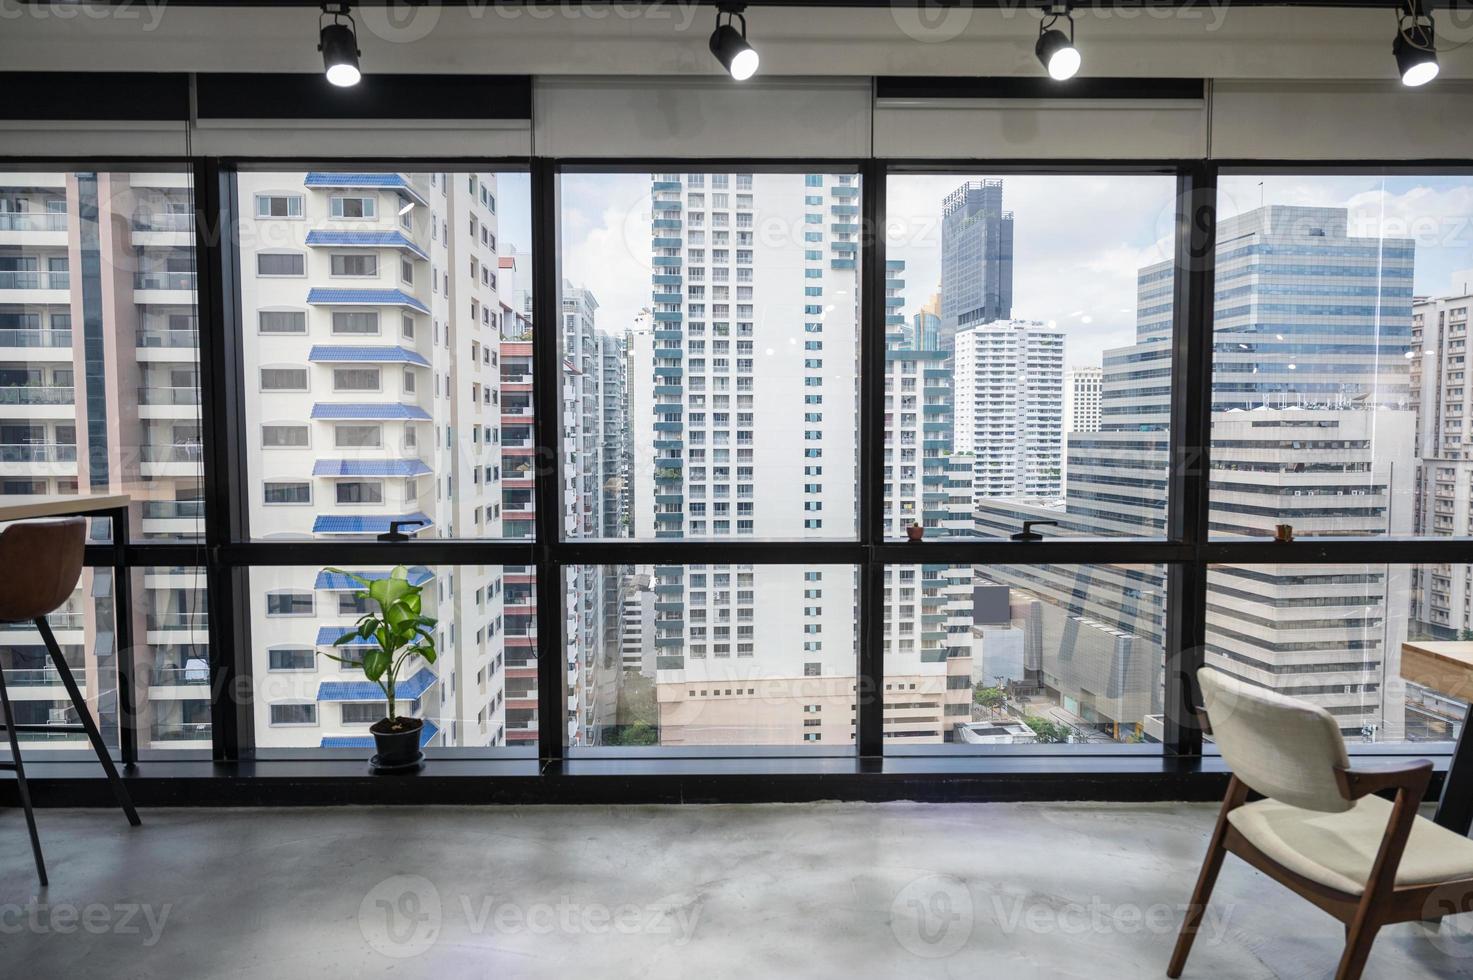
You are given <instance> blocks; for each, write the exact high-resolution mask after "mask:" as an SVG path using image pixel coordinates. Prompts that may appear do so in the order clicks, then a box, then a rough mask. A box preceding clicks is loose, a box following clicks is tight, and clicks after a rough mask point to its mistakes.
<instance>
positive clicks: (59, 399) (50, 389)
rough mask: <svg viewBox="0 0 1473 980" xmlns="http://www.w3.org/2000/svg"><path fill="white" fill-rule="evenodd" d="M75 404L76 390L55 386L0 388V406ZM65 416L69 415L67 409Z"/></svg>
mask: <svg viewBox="0 0 1473 980" xmlns="http://www.w3.org/2000/svg"><path fill="white" fill-rule="evenodd" d="M75 403H76V389H74V388H63V387H59V386H56V385H6V386H3V387H0V406H5V405H32V406H41V405H67V406H71V405H74V404H75ZM65 414H66V415H68V416H69V415H71V409H70V408H68V409H67V411H66V413H65Z"/></svg>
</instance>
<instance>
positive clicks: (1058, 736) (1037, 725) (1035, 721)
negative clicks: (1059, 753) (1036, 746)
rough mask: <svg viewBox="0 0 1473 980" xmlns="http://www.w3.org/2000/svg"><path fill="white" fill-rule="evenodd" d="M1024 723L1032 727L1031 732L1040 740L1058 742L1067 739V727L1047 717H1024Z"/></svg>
mask: <svg viewBox="0 0 1473 980" xmlns="http://www.w3.org/2000/svg"><path fill="white" fill-rule="evenodd" d="M1023 721H1024V723H1026V724H1027V725H1028V727H1029V728H1031V729H1033V734H1034V736H1035V737H1037V739H1038V740H1039V741H1040V742H1044V743H1058V742H1067V741H1069V729H1068V728H1067V727H1066V726H1064V725H1061V724H1059V723H1058V722H1055V721H1049V720H1048V719H1047V718H1024V719H1023Z"/></svg>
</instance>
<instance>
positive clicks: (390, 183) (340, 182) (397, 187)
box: [303, 171, 429, 204]
mask: <svg viewBox="0 0 1473 980" xmlns="http://www.w3.org/2000/svg"><path fill="white" fill-rule="evenodd" d="M303 183H304V184H305V185H306V186H307V187H364V188H372V189H374V190H391V191H394V192H396V193H398V194H402V195H403V196H404V197H407V198H409V199H410V200H412V201H414V202H415V203H416V204H427V203H429V202H428V201H426V200H425V199H424V195H423V194H421V193H420V192H419V191H417V190H415V189H414V185H413V184H411V183H410V182H409V178H407V177H405V176H404V175H403V174H336V173H325V172H323V171H312V172H310V173H308V174H307V179H306V180H305V181H303Z"/></svg>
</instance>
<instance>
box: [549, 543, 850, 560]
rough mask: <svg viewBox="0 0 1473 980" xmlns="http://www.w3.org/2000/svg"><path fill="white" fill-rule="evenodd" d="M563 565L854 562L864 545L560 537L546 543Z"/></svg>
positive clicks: (553, 556)
mask: <svg viewBox="0 0 1473 980" xmlns="http://www.w3.org/2000/svg"><path fill="white" fill-rule="evenodd" d="M550 551H551V554H552V559H553V561H554V562H557V563H558V564H564V565H629V564H633V565H649V564H657V565H663V564H669V565H705V564H711V563H720V564H724V565H725V564H731V565H746V564H753V565H764V564H766V565H771V564H807V565H856V564H859V563H861V562H863V561H865V558H866V554H867V551H866V549H865V546H864V545H862V544H860V543H859V542H858V541H751V540H743V541H730V540H726V541H700V540H692V539H685V540H671V539H666V540H663V541H634V540H630V539H621V540H603V541H577V540H569V541H561V542H558V543H555V544H553V545H551V546H550Z"/></svg>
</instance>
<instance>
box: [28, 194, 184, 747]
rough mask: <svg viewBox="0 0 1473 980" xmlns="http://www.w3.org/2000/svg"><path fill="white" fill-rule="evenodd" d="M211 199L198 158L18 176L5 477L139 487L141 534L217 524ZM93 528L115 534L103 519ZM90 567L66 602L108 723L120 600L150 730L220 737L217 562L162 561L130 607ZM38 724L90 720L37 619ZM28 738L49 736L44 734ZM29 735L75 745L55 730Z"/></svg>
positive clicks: (141, 709)
mask: <svg viewBox="0 0 1473 980" xmlns="http://www.w3.org/2000/svg"><path fill="white" fill-rule="evenodd" d="M193 212H194V204H193V195H192V191H191V188H190V182H189V177H188V175H187V174H185V173H141V172H140V173H100V172H72V173H68V172H57V171H45V172H10V173H6V174H3V175H0V493H3V494H4V495H5V496H6V497H7V498H15V497H25V496H36V495H43V494H70V493H79V492H80V493H89V492H90V493H107V492H127V493H129V494H131V495H132V496H133V498H134V500H135V502H136V506H135V508H134V511H133V518H132V526H131V527H130V528H129V533H130V536H131V538H132V540H135V541H138V540H160V539H175V540H185V541H187V540H190V539H194V538H198V537H201V536H202V531H201V523H200V522H201V519H202V518H203V516H204V515H203V506H202V503H201V494H200V486H201V461H202V454H201V450H200V423H199V411H200V396H199V366H198V345H199V335H198V328H197V318H196V302H195V266H194V218H193ZM92 523H93V528H92V533H93V534H94V535H103V534H105V533H106V526H105V523H104V522H100V521H94V522H92ZM114 585H115V583H114V582H113V580H112V574H111V571H110V570H106V569H93V568H85V569H83V571H82V578H81V581H80V583H79V584H78V587H77V591H76V593H75V594H74V596H73V597H72V599H71V600H70V601H69V602H68V603H67V604H66V605H65V606H64V607H63V608H62V609H60V610H58V611H57V612H55V613H53V614H52V615H51V616H50V617H48V619H49V622H50V625H51V626H52V628H53V630H54V632H55V634H56V638H57V641H58V643H59V644H60V645H61V648H62V650H63V652H64V653H65V654H66V656H67V660H68V663H69V664H70V665H71V668H72V670H73V672H74V673H75V674H76V676H77V681H78V684H79V686H80V687H81V689H82V693H83V695H84V696H85V698H86V699H87V702H88V704H89V705H90V707H91V710H92V711H93V713H94V717H95V718H96V719H97V721H98V726H99V728H100V729H101V731H102V733H103V736H104V738H105V739H107V740H108V741H109V742H112V743H114V744H115V743H116V739H117V736H118V724H119V710H120V706H119V704H118V694H117V692H118V678H117V664H118V650H117V648H116V642H115V639H114V636H115V616H119V615H120V616H131V617H132V620H133V622H132V629H133V636H134V637H135V647H134V649H133V650H132V651H129V652H128V653H129V656H131V658H132V660H133V665H134V677H135V679H136V683H135V691H136V697H135V702H136V705H135V706H136V709H137V715H138V716H137V724H138V729H139V744H140V746H141V747H143V748H144V749H145V750H147V749H206V750H207V749H208V748H209V746H210V716H209V670H208V662H209V661H208V653H207V650H208V638H207V633H206V630H207V626H208V621H207V617H206V612H205V581H204V575H203V573H202V572H201V571H200V570H199V569H197V568H192V567H180V568H151V569H148V570H147V572H146V573H144V574H142V575H139V576H135V577H134V580H133V598H134V603H133V606H132V608H115V604H114V601H113V595H114ZM0 647H3V650H4V652H5V654H7V656H6V658H5V659H6V661H7V668H6V679H7V680H8V681H9V690H10V697H11V699H12V701H13V703H14V710H15V717H14V720H15V721H16V722H17V723H20V724H47V723H51V722H65V721H68V720H71V721H73V722H74V721H75V718H74V717H73V716H72V712H71V709H70V704H71V702H70V701H69V699H68V698H67V695H66V692H65V690H64V689H63V688H62V686H61V683H60V678H59V677H58V676H57V674H56V673H55V671H54V670H53V669H52V668H51V666H50V660H49V658H48V657H47V655H46V652H45V647H44V646H43V644H42V642H41V637H40V635H39V634H38V633H37V632H36V630H34V629H32V628H29V627H26V626H24V625H13V626H7V627H5V628H4V630H3V632H0ZM20 737H21V738H22V739H27V740H33V737H32V736H31V735H29V734H22V735H21V736H20ZM34 741H35V744H34V745H33V746H31V747H30V748H28V750H27V751H30V749H31V748H35V749H53V748H75V747H78V746H84V745H85V739H84V738H83V736H81V735H75V736H64V737H57V736H53V735H41V736H37V737H35V738H34Z"/></svg>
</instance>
